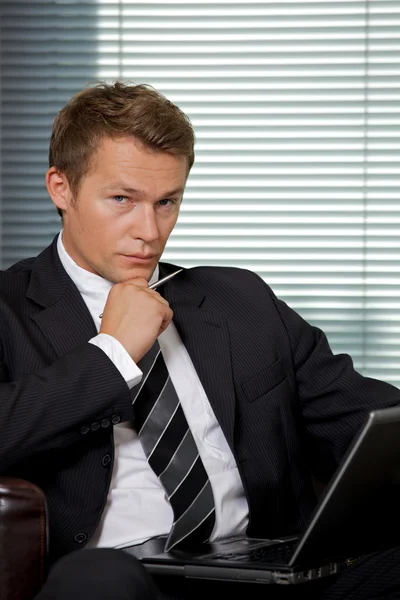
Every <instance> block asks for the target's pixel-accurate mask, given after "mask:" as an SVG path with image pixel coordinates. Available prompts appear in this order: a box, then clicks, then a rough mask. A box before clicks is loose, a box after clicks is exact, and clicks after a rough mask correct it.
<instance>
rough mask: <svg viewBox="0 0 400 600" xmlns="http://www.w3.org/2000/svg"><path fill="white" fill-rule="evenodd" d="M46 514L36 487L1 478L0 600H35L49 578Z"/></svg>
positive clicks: (25, 482)
mask: <svg viewBox="0 0 400 600" xmlns="http://www.w3.org/2000/svg"><path fill="white" fill-rule="evenodd" d="M46 555H47V514H46V500H45V496H44V494H43V492H42V491H41V490H40V489H39V488H38V487H37V486H36V485H34V484H32V483H30V482H28V481H24V480H22V479H16V478H12V477H0V599H1V600H32V599H33V598H34V597H35V595H36V594H37V593H38V591H39V590H40V588H41V587H42V585H43V583H44V580H45V577H46Z"/></svg>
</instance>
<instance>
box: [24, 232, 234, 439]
mask: <svg viewBox="0 0 400 600" xmlns="http://www.w3.org/2000/svg"><path fill="white" fill-rule="evenodd" d="M175 268H176V267H173V268H171V269H173V270H174V269H175ZM171 269H170V268H169V265H165V264H163V265H160V277H163V276H164V275H166V274H168V272H171ZM163 287H164V286H163ZM160 292H162V293H164V295H165V298H166V299H167V300H168V301H169V302H170V304H171V307H172V309H173V311H174V323H175V325H176V328H177V330H178V332H179V335H180V336H181V339H182V341H183V343H184V344H185V347H186V349H187V351H188V353H189V355H190V357H191V359H192V362H193V364H194V367H195V369H196V371H197V374H198V376H199V378H200V380H201V383H202V385H203V387H204V390H205V392H206V394H207V397H208V399H209V401H210V404H211V406H212V408H213V411H214V413H215V416H216V417H217V420H218V421H219V424H220V425H221V428H222V430H223V432H224V434H225V437H226V439H227V441H228V443H229V445H230V446H231V447H233V429H234V415H235V392H234V386H233V379H232V366H231V360H230V343H229V331H228V325H227V323H226V320H225V319H224V317H223V316H222V315H220V314H218V313H216V312H215V311H212V310H211V309H209V308H207V298H206V296H205V294H204V293H203V292H202V291H201V290H200V288H198V287H197V286H195V285H193V284H191V283H188V282H187V281H186V278H185V274H184V273H182V275H177V277H176V278H173V279H172V280H171V281H170V282H168V285H165V289H160ZM27 297H28V298H29V299H30V300H32V301H34V302H35V303H36V304H39V305H40V306H42V307H43V310H41V311H35V313H34V314H33V316H32V319H33V321H35V323H36V324H37V326H38V327H39V328H40V330H41V331H42V333H43V335H44V336H45V337H46V339H47V340H48V341H49V343H50V344H51V345H52V347H53V348H54V350H55V352H56V353H57V355H58V356H62V355H63V354H65V353H67V352H69V351H71V350H73V349H74V348H76V347H77V346H79V345H80V344H83V343H85V342H87V340H89V339H90V338H91V337H93V336H95V335H96V333H97V331H96V327H95V325H94V323H93V319H92V317H91V315H90V313H89V311H88V309H87V307H86V304H85V302H84V301H83V299H82V297H81V295H80V293H79V291H78V289H77V288H76V286H75V284H74V283H73V281H72V280H71V278H70V277H69V275H68V274H67V273H66V271H65V270H64V268H63V266H62V264H61V261H60V259H59V257H58V252H57V238H55V240H54V241H53V243H52V245H51V246H49V247H48V248H46V249H45V250H44V251H43V252H42V253H41V254H40V255H39V256H38V257H37V259H36V260H35V264H34V266H33V268H32V276H31V281H30V285H29V288H28V291H27Z"/></svg>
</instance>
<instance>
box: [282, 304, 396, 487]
mask: <svg viewBox="0 0 400 600" xmlns="http://www.w3.org/2000/svg"><path fill="white" fill-rule="evenodd" d="M272 296H273V299H274V302H275V304H276V307H277V310H278V312H279V314H280V316H281V319H282V323H283V325H284V327H285V329H286V333H287V337H288V339H289V343H290V348H291V357H292V361H293V370H294V373H295V381H294V382H293V384H294V386H295V388H296V393H297V406H298V408H299V414H300V415H301V420H300V429H301V433H302V434H303V437H304V440H305V446H306V450H307V454H308V460H309V464H310V465H311V467H312V470H313V473H314V475H315V476H316V477H317V478H318V479H320V480H322V481H327V480H328V479H329V478H330V477H331V476H332V474H333V472H334V470H335V469H336V467H337V466H338V463H339V462H340V460H341V458H342V456H343V454H344V453H345V451H346V450H347V448H348V446H349V444H350V443H351V442H352V440H353V438H354V436H355V435H356V434H357V432H358V431H359V429H360V428H361V427H362V425H363V423H364V422H365V420H366V418H367V416H368V413H369V412H370V411H372V410H375V409H380V408H384V407H389V406H394V405H397V404H399V403H400V390H399V389H398V388H396V387H394V386H392V385H390V384H389V383H386V382H384V381H379V380H376V379H372V378H369V377H364V376H363V375H361V374H360V373H359V372H357V371H356V370H355V369H354V365H353V361H352V359H351V357H350V356H349V355H347V354H336V355H335V354H334V353H333V352H332V350H331V348H330V345H329V343H328V340H327V338H326V335H325V334H324V333H323V332H322V331H321V330H320V329H318V328H317V327H313V326H312V325H310V324H309V323H308V322H306V321H305V320H304V319H303V318H302V317H301V316H300V315H298V314H297V313H296V312H295V311H293V310H292V309H290V308H289V307H288V306H287V305H286V304H285V303H284V302H282V301H281V300H278V299H276V297H275V296H274V295H273V294H272Z"/></svg>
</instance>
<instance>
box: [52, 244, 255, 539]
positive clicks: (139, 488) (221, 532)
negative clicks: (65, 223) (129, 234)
mask: <svg viewBox="0 0 400 600" xmlns="http://www.w3.org/2000/svg"><path fill="white" fill-rule="evenodd" d="M57 248H58V253H59V256H60V260H61V262H62V264H63V266H64V268H65V270H66V271H67V273H68V275H69V276H70V277H71V279H72V281H73V282H74V283H75V285H76V286H77V288H78V290H79V292H80V293H81V295H82V298H83V300H84V301H85V303H86V306H87V307H88V309H89V312H90V314H91V316H92V318H93V321H94V324H95V326H96V328H97V331H99V328H100V321H101V320H100V317H99V315H100V314H101V313H102V312H103V310H104V306H105V303H106V301H107V296H108V293H109V291H110V289H111V288H112V285H113V284H112V283H110V282H109V281H106V280H105V279H103V278H102V277H100V276H99V275H95V274H94V273H90V272H89V271H86V270H85V269H82V268H81V267H79V266H78V265H77V264H76V263H75V261H73V260H72V258H71V257H70V256H69V254H68V253H67V252H66V250H65V248H64V245H63V243H62V235H61V234H60V235H59V237H58V245H57ZM157 278H158V267H157V268H156V269H155V271H154V273H153V276H152V278H151V280H150V282H152V281H155V280H156V279H157ZM158 341H159V344H160V348H161V352H162V354H163V357H164V360H165V363H166V366H167V368H168V372H169V375H170V378H171V380H172V382H173V384H174V386H175V389H176V392H177V394H178V397H179V399H180V401H181V404H182V409H183V411H184V413H185V415H186V419H187V421H188V423H189V426H190V429H191V431H192V433H193V436H194V439H195V441H196V444H197V447H198V449H199V453H200V456H201V458H202V461H203V463H204V467H205V469H206V471H207V473H208V476H209V478H210V481H211V486H212V489H213V494H214V500H215V516H216V519H215V526H214V530H213V534H212V537H211V540H216V539H218V538H223V537H226V536H231V535H242V534H244V533H245V531H246V528H247V524H248V505H247V501H246V498H245V495H244V490H243V486H242V482H241V479H240V476H239V472H238V468H237V465H236V462H235V459H234V457H233V455H232V452H231V451H230V448H229V446H228V443H227V441H226V439H225V436H224V434H223V432H222V430H221V428H220V426H219V424H218V422H217V420H216V418H215V415H214V412H213V410H212V408H211V406H210V403H209V401H208V399H207V397H206V394H205V392H204V389H203V386H202V385H201V382H200V380H199V378H198V376H197V373H196V370H195V368H194V366H193V363H192V361H191V359H190V357H189V354H188V353H187V351H186V348H185V346H184V345H183V343H182V340H181V339H180V337H179V334H178V332H177V330H176V327H175V325H174V324H173V322H172V323H171V324H170V325H169V326H168V328H167V329H166V330H165V331H164V332H163V333H162V334H161V335H160V336H159V338H158ZM89 343H91V344H95V345H97V346H98V347H99V348H101V349H102V350H103V351H104V352H105V353H106V354H107V356H108V357H109V358H110V360H112V362H113V363H114V364H115V366H116V367H117V369H118V370H119V371H120V373H121V375H122V376H123V377H124V379H125V381H126V382H127V385H128V386H129V388H131V387H133V386H134V385H136V384H137V383H139V382H140V380H141V377H142V372H141V370H140V369H139V368H138V366H137V365H136V364H135V363H134V361H133V360H132V359H131V357H130V355H129V354H128V352H127V351H126V350H125V348H124V347H123V346H122V344H120V342H118V341H117V340H116V339H115V338H114V337H112V336H110V335H106V334H98V335H97V336H95V337H93V338H92V339H91V340H90V341H89ZM114 444H115V459H114V466H113V473H112V479H111V485H110V489H109V493H108V498H107V503H106V506H105V509H104V512H103V515H102V518H101V520H100V522H99V524H98V527H97V529H96V531H95V533H94V535H93V536H92V538H91V539H90V540H89V543H88V544H87V546H86V547H87V548H93V547H114V548H122V547H124V546H131V545H133V544H140V543H142V542H144V541H146V540H148V539H150V538H152V537H156V536H160V535H168V533H169V531H170V530H171V526H172V521H173V513H172V509H171V505H170V503H169V502H168V500H167V498H166V495H165V492H164V488H163V487H162V485H161V483H160V481H159V479H158V477H157V476H156V475H155V473H154V472H153V470H152V469H151V467H150V466H149V464H148V462H147V460H146V456H145V454H144V451H143V449H142V445H141V443H140V441H139V438H138V436H137V434H136V431H135V430H134V429H133V428H132V425H131V423H129V422H128V423H120V424H118V425H116V426H114Z"/></svg>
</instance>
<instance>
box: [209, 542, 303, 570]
mask: <svg viewBox="0 0 400 600" xmlns="http://www.w3.org/2000/svg"><path fill="white" fill-rule="evenodd" d="M296 544H297V540H289V541H287V542H279V543H277V544H268V545H266V546H262V547H258V548H253V549H249V550H236V551H235V552H221V553H219V554H214V555H213V556H212V558H213V559H214V558H219V559H222V560H229V561H231V560H233V561H239V562H240V561H246V562H260V563H276V564H287V563H288V562H289V560H290V559H291V557H292V554H293V552H294V548H295V546H296Z"/></svg>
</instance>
